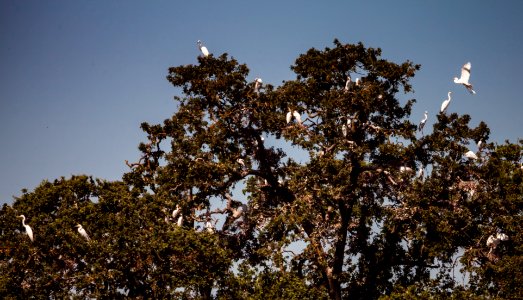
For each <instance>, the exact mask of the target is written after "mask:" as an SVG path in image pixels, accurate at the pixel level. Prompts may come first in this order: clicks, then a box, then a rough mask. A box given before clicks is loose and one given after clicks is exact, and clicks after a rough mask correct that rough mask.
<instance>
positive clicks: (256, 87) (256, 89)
mask: <svg viewBox="0 0 523 300" xmlns="http://www.w3.org/2000/svg"><path fill="white" fill-rule="evenodd" d="M262 83H263V81H262V80H261V78H256V79H254V92H255V93H256V95H259V94H260V86H261V84H262Z"/></svg>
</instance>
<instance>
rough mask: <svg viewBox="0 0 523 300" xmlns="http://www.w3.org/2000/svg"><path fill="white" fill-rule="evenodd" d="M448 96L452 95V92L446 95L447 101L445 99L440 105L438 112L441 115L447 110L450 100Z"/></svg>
mask: <svg viewBox="0 0 523 300" xmlns="http://www.w3.org/2000/svg"><path fill="white" fill-rule="evenodd" d="M450 94H452V92H449V93H448V94H447V95H448V97H447V99H445V100H444V101H443V103H441V109H440V112H441V113H445V111H446V110H447V107H448V106H449V104H450V99H451V98H450Z"/></svg>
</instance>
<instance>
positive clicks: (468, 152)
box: [465, 150, 478, 159]
mask: <svg viewBox="0 0 523 300" xmlns="http://www.w3.org/2000/svg"><path fill="white" fill-rule="evenodd" d="M465 157H466V158H468V159H478V156H477V155H476V153H474V152H473V151H472V150H469V151H467V153H465Z"/></svg>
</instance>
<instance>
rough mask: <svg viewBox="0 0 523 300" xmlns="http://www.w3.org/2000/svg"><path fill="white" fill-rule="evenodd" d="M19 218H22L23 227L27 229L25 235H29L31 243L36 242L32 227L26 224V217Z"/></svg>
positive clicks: (20, 216)
mask: <svg viewBox="0 0 523 300" xmlns="http://www.w3.org/2000/svg"><path fill="white" fill-rule="evenodd" d="M18 217H19V218H22V225H23V226H24V227H25V233H26V234H27V236H28V237H29V239H30V240H31V242H33V241H34V235H33V229H32V228H31V226H29V225H27V224H25V216H24V215H19V216H18Z"/></svg>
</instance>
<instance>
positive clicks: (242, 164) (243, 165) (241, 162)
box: [236, 158, 245, 167]
mask: <svg viewBox="0 0 523 300" xmlns="http://www.w3.org/2000/svg"><path fill="white" fill-rule="evenodd" d="M236 162H237V163H239V164H240V165H241V166H242V167H245V161H244V160H243V159H242V158H238V159H237V160H236Z"/></svg>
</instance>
